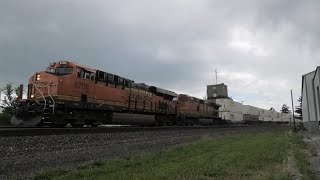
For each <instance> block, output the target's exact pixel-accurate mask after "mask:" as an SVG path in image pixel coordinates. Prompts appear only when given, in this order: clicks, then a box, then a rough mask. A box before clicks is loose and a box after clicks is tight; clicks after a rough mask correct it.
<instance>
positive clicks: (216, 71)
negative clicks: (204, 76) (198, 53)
mask: <svg viewBox="0 0 320 180" xmlns="http://www.w3.org/2000/svg"><path fill="white" fill-rule="evenodd" d="M214 72H215V73H216V85H217V84H218V70H217V69H215V70H214Z"/></svg>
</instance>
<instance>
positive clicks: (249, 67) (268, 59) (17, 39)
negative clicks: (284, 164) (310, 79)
mask: <svg viewBox="0 0 320 180" xmlns="http://www.w3.org/2000/svg"><path fill="white" fill-rule="evenodd" d="M319 3H320V2H318V1H292V0H290V1H289V0H283V1H276V0H272V1H270V0H265V1H253V0H248V1H209V0H199V1H191V0H190V1H180V0H177V1H172V0H170V1H169V0H164V1H154V2H151V1H147V0H139V1H126V0H121V1H98V0H97V1H85V0H79V1H71V0H60V1H42V0H32V1H15V0H12V1H6V2H2V3H1V6H0V62H1V65H0V85H3V84H5V83H6V82H8V81H12V82H14V83H17V84H18V83H26V82H27V79H28V77H29V76H30V75H31V74H32V73H34V72H35V71H40V70H42V69H44V68H45V67H46V65H47V64H48V63H49V62H51V61H56V60H61V59H70V60H74V61H77V62H79V63H81V64H84V65H88V66H90V67H93V68H99V69H102V70H105V71H109V72H112V73H116V74H119V75H123V76H125V77H128V78H131V79H133V80H136V81H138V82H146V83H149V84H155V85H158V86H161V87H163V88H168V89H172V90H176V91H178V92H182V93H189V94H192V95H195V96H198V97H202V96H204V95H205V91H206V90H205V88H206V87H205V85H206V84H209V83H212V82H213V81H214V76H213V70H214V68H218V71H219V82H225V83H226V84H228V85H229V89H230V93H231V96H233V98H235V99H236V100H239V101H245V103H247V104H253V105H259V106H263V107H266V108H268V107H270V106H273V107H275V108H276V109H279V108H280V107H281V105H282V104H283V103H286V104H290V101H289V100H290V99H289V90H290V88H293V89H294V92H295V95H296V96H298V95H299V94H300V88H301V87H300V86H301V82H300V81H301V75H302V74H304V73H307V72H309V71H312V70H313V69H315V66H316V65H318V64H317V59H319V57H320V53H319V52H320V51H319V41H320V39H319V37H320V36H319V32H320V28H319V26H318V25H317V24H318V23H317V20H318V19H319V17H320V14H319V11H318V10H317V7H319Z"/></svg>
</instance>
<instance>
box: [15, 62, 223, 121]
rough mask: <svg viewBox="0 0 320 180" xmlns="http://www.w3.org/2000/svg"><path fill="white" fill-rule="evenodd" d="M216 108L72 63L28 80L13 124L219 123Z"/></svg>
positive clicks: (50, 68) (53, 65) (52, 67)
mask: <svg viewBox="0 0 320 180" xmlns="http://www.w3.org/2000/svg"><path fill="white" fill-rule="evenodd" d="M218 108H219V105H217V104H215V103H210V102H206V101H203V100H200V99H197V98H194V97H191V96H188V95H178V94H176V93H175V92H172V91H169V90H165V89H161V88H159V87H155V86H148V85H146V84H143V83H135V82H134V81H132V80H130V79H127V78H123V77H121V76H118V75H115V74H111V73H107V72H104V71H100V70H96V69H92V68H88V67H85V66H81V65H79V64H77V63H74V62H68V61H60V62H55V63H51V64H50V65H49V66H48V68H47V69H46V71H41V72H37V73H35V74H34V75H32V76H31V78H30V79H29V83H28V94H27V99H24V100H20V101H19V103H18V106H17V107H16V110H15V113H14V115H13V116H12V120H11V121H12V122H13V123H15V124H21V125H25V126H33V125H36V126H39V127H41V126H50V127H64V126H65V125H67V124H69V123H70V124H71V125H72V126H73V127H83V126H84V125H91V126H98V125H100V124H130V125H193V124H221V123H223V122H222V121H221V119H220V118H218Z"/></svg>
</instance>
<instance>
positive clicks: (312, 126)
mask: <svg viewBox="0 0 320 180" xmlns="http://www.w3.org/2000/svg"><path fill="white" fill-rule="evenodd" d="M315 73H316V71H313V72H310V73H308V74H306V75H304V76H302V78H303V80H302V81H303V84H302V86H303V87H302V119H303V126H304V127H305V128H306V129H307V130H308V131H310V132H319V123H318V118H317V116H318V115H317V110H316V106H317V105H316V103H317V101H316V97H315V91H314V88H315V86H314V77H315Z"/></svg>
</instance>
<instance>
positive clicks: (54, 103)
mask: <svg viewBox="0 0 320 180" xmlns="http://www.w3.org/2000/svg"><path fill="white" fill-rule="evenodd" d="M49 87H50V85H49V86H48V95H49V96H50V98H51V100H52V102H53V107H52V114H54V107H55V105H56V102H55V101H54V99H53V97H52V96H51V94H50V89H49Z"/></svg>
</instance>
